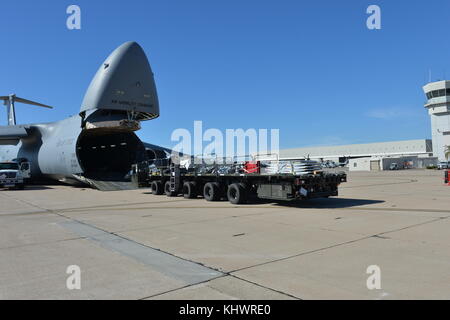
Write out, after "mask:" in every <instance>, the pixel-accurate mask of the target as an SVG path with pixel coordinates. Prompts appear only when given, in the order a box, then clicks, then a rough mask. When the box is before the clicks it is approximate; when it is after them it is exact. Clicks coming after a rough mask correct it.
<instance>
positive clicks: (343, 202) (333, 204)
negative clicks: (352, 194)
mask: <svg viewBox="0 0 450 320" xmlns="http://www.w3.org/2000/svg"><path fill="white" fill-rule="evenodd" d="M384 202H385V201H383V200H367V199H347V198H320V199H311V200H305V201H294V202H276V203H274V204H275V205H278V206H283V207H290V208H312V209H339V208H351V207H359V206H365V205H369V204H378V203H384Z"/></svg>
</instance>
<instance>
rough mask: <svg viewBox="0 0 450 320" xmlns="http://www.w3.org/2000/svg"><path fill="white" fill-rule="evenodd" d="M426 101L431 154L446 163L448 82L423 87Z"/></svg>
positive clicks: (449, 121)
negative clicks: (429, 125)
mask: <svg viewBox="0 0 450 320" xmlns="http://www.w3.org/2000/svg"><path fill="white" fill-rule="evenodd" d="M423 91H424V92H425V94H426V95H427V99H428V101H427V102H426V104H425V108H427V109H428V113H429V114H430V117H431V130H432V139H433V154H434V156H435V157H438V159H439V161H446V158H445V149H446V147H447V146H450V81H437V82H431V83H428V84H427V85H425V86H424V87H423Z"/></svg>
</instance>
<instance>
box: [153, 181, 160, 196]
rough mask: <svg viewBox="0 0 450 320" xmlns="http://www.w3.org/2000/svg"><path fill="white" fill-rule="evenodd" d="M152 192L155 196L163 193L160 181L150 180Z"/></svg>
mask: <svg viewBox="0 0 450 320" xmlns="http://www.w3.org/2000/svg"><path fill="white" fill-rule="evenodd" d="M152 194H154V195H155V196H160V195H162V194H163V187H162V183H161V182H160V181H153V182H152Z"/></svg>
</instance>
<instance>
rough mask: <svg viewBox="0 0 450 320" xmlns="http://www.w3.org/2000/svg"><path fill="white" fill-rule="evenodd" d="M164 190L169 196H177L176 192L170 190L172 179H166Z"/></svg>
mask: <svg viewBox="0 0 450 320" xmlns="http://www.w3.org/2000/svg"><path fill="white" fill-rule="evenodd" d="M164 192H165V193H166V196H168V197H175V196H176V195H177V193H176V192H173V191H170V181H166V184H165V185H164Z"/></svg>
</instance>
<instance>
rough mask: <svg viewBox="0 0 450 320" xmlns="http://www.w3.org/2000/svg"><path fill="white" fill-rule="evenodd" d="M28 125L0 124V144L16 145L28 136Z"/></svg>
mask: <svg viewBox="0 0 450 320" xmlns="http://www.w3.org/2000/svg"><path fill="white" fill-rule="evenodd" d="M28 129H30V127H29V126H0V145H17V144H18V143H19V141H20V139H22V138H26V137H28V135H29V134H28Z"/></svg>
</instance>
